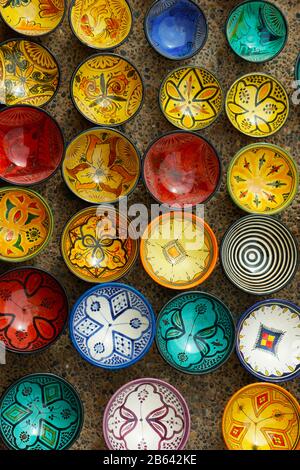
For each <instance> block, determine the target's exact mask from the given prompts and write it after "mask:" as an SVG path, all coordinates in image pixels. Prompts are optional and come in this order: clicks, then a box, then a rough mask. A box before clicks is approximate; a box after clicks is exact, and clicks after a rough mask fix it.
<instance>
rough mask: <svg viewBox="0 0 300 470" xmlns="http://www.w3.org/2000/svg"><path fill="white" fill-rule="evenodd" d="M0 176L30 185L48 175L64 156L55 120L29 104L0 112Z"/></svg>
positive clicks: (6, 179) (61, 139)
mask: <svg viewBox="0 0 300 470" xmlns="http://www.w3.org/2000/svg"><path fill="white" fill-rule="evenodd" d="M0 152H1V160H0V178H1V179H2V180H4V181H6V182H7V183H10V184H14V185H23V186H30V185H33V184H37V183H41V182H42V181H45V180H46V179H48V178H50V176H52V175H53V174H54V173H55V171H56V170H57V168H58V167H59V165H60V163H61V160H62V158H63V155H64V137H63V134H62V131H61V130H60V127H59V125H58V124H57V122H56V121H55V120H54V119H53V118H52V117H51V116H50V115H49V114H48V113H46V112H45V111H44V110H42V109H38V108H34V107H33V106H25V105H22V106H11V107H9V108H4V109H2V110H1V111H0Z"/></svg>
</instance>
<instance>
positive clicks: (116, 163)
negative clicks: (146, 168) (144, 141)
mask: <svg viewBox="0 0 300 470" xmlns="http://www.w3.org/2000/svg"><path fill="white" fill-rule="evenodd" d="M140 172H141V163H140V157H139V154H138V151H137V149H136V147H135V145H134V144H133V142H132V141H131V140H129V139H128V137H126V136H125V135H124V134H122V133H121V132H119V131H117V130H114V129H109V128H99V127H98V128H97V127H94V128H92V129H87V130H86V131H83V132H81V133H80V134H78V135H77V136H76V137H75V138H74V139H73V140H72V141H71V142H70V144H69V145H68V147H67V150H66V154H65V158H64V161H63V165H62V173H63V177H64V180H65V183H66V184H67V186H68V188H69V189H70V190H71V191H72V192H73V193H74V194H75V195H76V196H78V197H79V198H80V199H82V200H84V201H86V202H90V203H92V204H101V203H110V204H111V203H115V202H117V201H118V200H119V199H120V198H122V197H125V196H129V194H130V193H131V192H132V191H133V190H134V189H135V187H136V185H137V183H138V181H139V177H140Z"/></svg>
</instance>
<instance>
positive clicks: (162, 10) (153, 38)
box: [144, 0, 208, 60]
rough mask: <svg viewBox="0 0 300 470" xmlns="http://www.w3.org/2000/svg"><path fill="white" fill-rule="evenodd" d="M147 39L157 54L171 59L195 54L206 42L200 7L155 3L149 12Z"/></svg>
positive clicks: (171, 0) (176, 0) (175, 1)
mask: <svg viewBox="0 0 300 470" xmlns="http://www.w3.org/2000/svg"><path fill="white" fill-rule="evenodd" d="M144 30H145V35H146V38H147V40H148V42H149V44H150V46H152V47H153V49H155V50H156V52H158V53H159V54H160V55H162V56H163V57H166V58H167V59H171V60H183V59H188V58H190V57H192V56H194V55H195V54H197V52H198V51H200V49H202V47H203V46H204V44H205V42H206V39H207V32H208V26H207V21H206V18H205V15H204V13H203V11H202V10H201V8H200V7H199V6H198V5H196V3H194V2H193V1H191V0H158V1H156V2H154V4H153V5H152V6H151V7H150V9H149V10H148V13H147V14H146V17H145V23H144Z"/></svg>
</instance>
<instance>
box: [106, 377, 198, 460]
mask: <svg viewBox="0 0 300 470" xmlns="http://www.w3.org/2000/svg"><path fill="white" fill-rule="evenodd" d="M190 426H191V419H190V413H189V409H188V406H187V404H186V401H185V399H184V398H183V396H182V395H181V394H180V393H179V391H178V390H177V389H176V388H174V387H173V386H172V385H170V384H168V383H167V382H164V381H162V380H159V379H148V378H143V379H137V380H133V381H132V382H128V383H127V384H125V385H123V386H122V387H121V388H119V390H118V391H117V392H116V393H115V394H114V395H113V396H112V398H111V399H110V401H109V402H108V404H107V406H106V408H105V411H104V417H103V434H104V439H105V442H106V445H107V447H108V448H109V449H111V450H145V451H146V450H147V451H148V450H161V449H167V450H168V451H172V450H182V449H183V448H184V447H185V445H186V443H187V441H188V438H189V434H190Z"/></svg>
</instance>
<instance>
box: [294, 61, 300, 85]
mask: <svg viewBox="0 0 300 470" xmlns="http://www.w3.org/2000/svg"><path fill="white" fill-rule="evenodd" d="M295 78H296V80H299V81H300V54H299V55H298V58H297V61H296V67H295Z"/></svg>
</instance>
